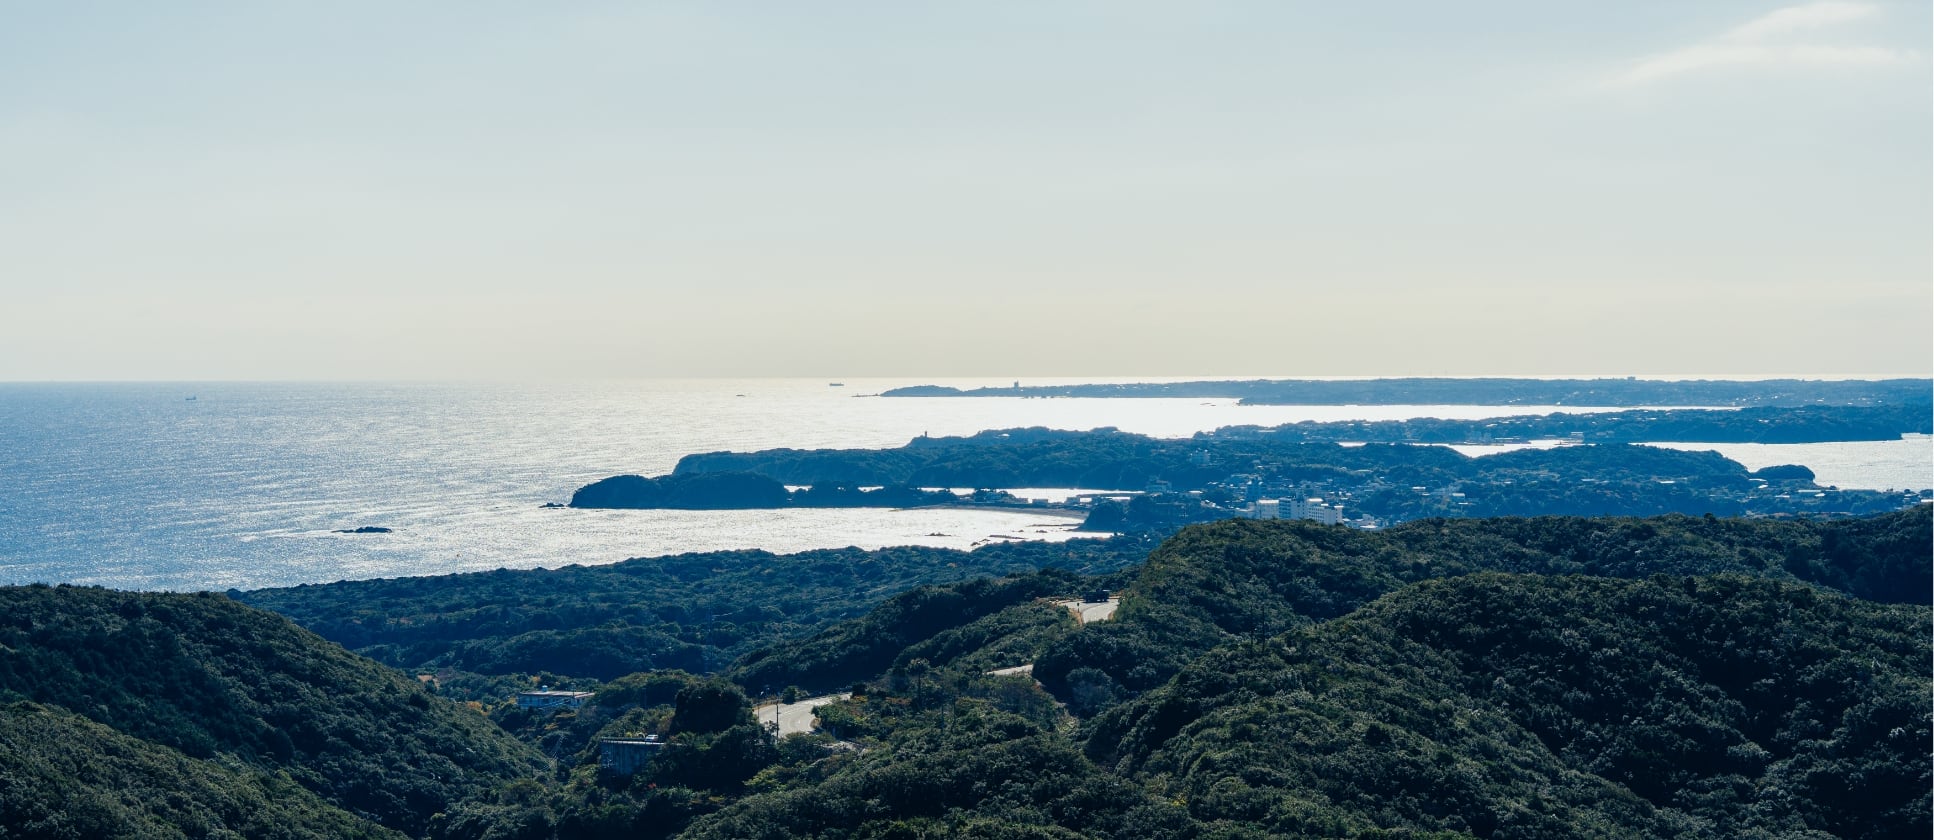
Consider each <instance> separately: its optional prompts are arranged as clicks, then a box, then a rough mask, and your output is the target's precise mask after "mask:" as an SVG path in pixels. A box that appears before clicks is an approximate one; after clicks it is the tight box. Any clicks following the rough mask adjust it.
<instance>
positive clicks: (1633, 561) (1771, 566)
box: [1035, 506, 1934, 701]
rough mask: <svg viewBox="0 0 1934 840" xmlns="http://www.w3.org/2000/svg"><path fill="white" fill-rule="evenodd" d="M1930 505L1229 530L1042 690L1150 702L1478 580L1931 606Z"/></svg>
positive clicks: (1184, 550)
mask: <svg viewBox="0 0 1934 840" xmlns="http://www.w3.org/2000/svg"><path fill="white" fill-rule="evenodd" d="M1929 514H1930V512H1929V510H1928V509H1927V507H1926V506H1920V507H1917V508H1914V509H1910V510H1906V511H1901V512H1898V513H1892V514H1884V515H1881V516H1876V517H1873V518H1870V519H1850V520H1834V521H1829V522H1811V521H1787V522H1778V521H1770V520H1745V519H1718V518H1703V517H1686V516H1665V517H1657V518H1653V519H1580V518H1570V517H1546V518H1536V519H1515V518H1501V519H1458V520H1445V519H1437V520H1423V521H1418V522H1413V523H1406V524H1404V525H1401V526H1398V527H1395V528H1391V529H1389V530H1386V531H1380V532H1365V531H1355V530H1350V529H1346V528H1337V527H1333V526H1324V525H1317V524H1314V523H1308V522H1296V521H1253V520H1229V521H1224V522H1217V523H1212V524H1207V525H1198V526H1193V527H1190V528H1187V529H1184V530H1182V531H1180V532H1178V533H1177V534H1176V535H1175V536H1174V537H1172V538H1170V539H1169V540H1168V541H1167V542H1164V543H1163V544H1162V545H1161V547H1160V548H1158V549H1157V550H1156V551H1155V552H1153V553H1152V554H1151V555H1150V557H1149V561H1148V563H1147V564H1145V565H1144V566H1143V567H1142V569H1141V571H1140V573H1139V575H1138V576H1137V578H1136V579H1135V582H1134V583H1133V584H1132V585H1130V586H1129V587H1128V590H1127V592H1126V593H1125V594H1124V596H1123V601H1122V607H1121V610H1120V611H1119V612H1118V613H1116V617H1115V620H1114V621H1111V622H1108V623H1106V624H1101V625H1096V626H1092V627H1086V628H1083V629H1082V630H1081V631H1080V632H1077V633H1073V634H1069V635H1068V636H1066V637H1065V638H1063V639H1061V640H1059V641H1057V642H1055V643H1054V645H1053V646H1051V647H1050V649H1049V651H1048V652H1047V653H1046V654H1045V655H1043V657H1042V658H1041V659H1040V660H1039V661H1038V662H1037V664H1036V667H1035V676H1037V677H1039V678H1040V679H1041V680H1042V681H1043V682H1045V683H1047V684H1048V685H1049V686H1050V687H1052V688H1053V689H1054V690H1055V691H1056V692H1057V693H1058V694H1061V695H1062V696H1064V697H1071V696H1072V694H1070V692H1071V691H1073V688H1074V687H1073V686H1071V685H1070V683H1069V680H1070V678H1071V677H1073V676H1075V672H1076V671H1081V672H1082V673H1081V674H1080V675H1079V677H1078V679H1077V681H1085V682H1086V683H1087V684H1089V685H1090V690H1089V691H1087V696H1089V697H1097V698H1101V700H1102V701H1105V700H1106V699H1107V698H1110V697H1114V696H1118V695H1128V694H1133V693H1135V692H1140V691H1146V690H1148V689H1150V688H1153V687H1155V686H1156V685H1159V684H1161V683H1162V682H1165V681H1166V680H1167V679H1168V678H1169V677H1170V676H1172V675H1173V674H1174V673H1175V672H1176V671H1177V670H1179V669H1180V667H1181V665H1182V663H1184V662H1185V661H1187V660H1188V659H1189V658H1190V657H1192V656H1194V655H1197V654H1199V653H1201V652H1203V651H1206V650H1208V649H1209V648H1212V647H1215V646H1216V645H1219V644H1222V643H1224V642H1226V641H1229V640H1231V639H1234V638H1245V637H1246V638H1260V637H1265V636H1271V635H1275V634H1277V633H1280V632H1282V631H1284V630H1288V629H1292V628H1295V627H1299V626H1302V625H1304V624H1307V623H1309V622H1312V621H1320V620H1325V619H1330V618H1335V617H1338V616H1341V615H1344V614H1346V613H1348V612H1350V611H1351V610H1353V609H1356V608H1357V607H1358V606H1361V605H1363V604H1365V603H1368V602H1370V601H1371V600H1374V599H1375V598H1377V597H1379V596H1381V595H1383V594H1384V593H1387V592H1391V591H1394V590H1396V589H1398V588H1400V587H1402V586H1404V585H1407V584H1410V583H1415V582H1419V581H1424V580H1431V579H1435V578H1443V577H1452V576H1456V575H1463V574H1469V573H1472V572H1477V571H1508V572H1527V573H1538V574H1590V575H1600V576H1605V577H1623V578H1638V577H1645V576H1648V575H1652V574H1661V573H1663V574H1673V575H1705V574H1718V573H1737V574H1745V575H1751V576H1755V577H1764V578H1769V579H1778V580H1803V581H1807V582H1811V583H1815V584H1818V585H1821V586H1825V587H1829V588H1835V589H1844V590H1846V591H1848V592H1850V593H1851V594H1854V595H1858V596H1860V597H1863V598H1866V599H1869V600H1874V601H1882V602H1912V603H1920V604H1925V603H1927V602H1928V598H1929V593H1930V590H1931V589H1934V574H1931V573H1930V568H1929V565H1930V564H1929V557H1931V556H1934V539H1931V538H1930V532H1934V519H1931V518H1930V515H1929Z"/></svg>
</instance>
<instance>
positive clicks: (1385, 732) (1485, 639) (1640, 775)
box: [683, 510, 1934, 840]
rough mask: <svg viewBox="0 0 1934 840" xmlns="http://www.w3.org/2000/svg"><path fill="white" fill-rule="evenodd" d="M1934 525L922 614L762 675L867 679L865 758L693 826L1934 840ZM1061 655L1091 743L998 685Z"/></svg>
mask: <svg viewBox="0 0 1934 840" xmlns="http://www.w3.org/2000/svg"><path fill="white" fill-rule="evenodd" d="M1929 526H1930V520H1929V518H1928V515H1927V511H1925V510H1917V511H1912V512H1904V513H1899V514H1892V515H1888V516H1884V517H1876V518H1875V519H1872V520H1863V521H1857V522H1832V523H1819V522H1750V521H1728V520H1719V519H1705V518H1691V517H1662V518H1657V519H1647V520H1631V519H1570V518H1548V519H1529V520H1496V521H1489V522H1485V521H1429V522H1420V523H1416V524H1414V525H1411V526H1406V527H1405V528H1399V529H1394V530H1393V531H1391V532H1389V533H1385V534H1363V533H1358V532H1351V531H1348V530H1346V529H1341V528H1335V527H1325V526H1318V525H1313V524H1309V523H1293V522H1276V523H1271V522H1228V523H1220V524H1216V525H1207V526H1194V527H1191V528H1188V529H1185V530H1184V531H1183V532H1181V533H1180V534H1178V535H1177V536H1176V537H1174V538H1172V539H1171V540H1170V541H1169V542H1168V543H1166V544H1165V545H1164V546H1162V547H1161V548H1160V549H1158V550H1157V552H1156V553H1155V556H1154V557H1152V558H1151V559H1150V561H1149V562H1148V563H1147V564H1146V565H1145V566H1144V567H1143V569H1142V570H1141V572H1140V574H1139V576H1138V577H1137V578H1136V579H1135V580H1134V581H1133V582H1132V583H1130V584H1129V586H1128V591H1127V592H1126V593H1125V602H1124V605H1123V606H1122V608H1121V611H1120V612H1118V613H1117V614H1116V618H1115V619H1114V620H1111V621H1106V622H1101V623H1097V624H1089V625H1087V626H1081V627H1077V626H1075V625H1074V624H1073V622H1072V621H1070V620H1069V619H1068V617H1067V613H1066V611H1065V610H1061V609H1060V608H1059V607H1053V608H1051V609H1048V608H1046V607H1047V605H1045V604H1043V603H1042V602H1040V601H1029V600H1027V597H1028V595H1029V594H1030V590H1031V589H1035V588H1040V587H1042V585H1043V584H1049V585H1048V586H1046V587H1045V589H1046V591H1052V590H1053V588H1054V587H1053V586H1052V585H1051V583H1052V582H1050V581H1038V580H1030V579H1026V578H1013V579H1008V580H1006V581H1000V582H982V583H979V584H977V585H975V586H973V587H972V588H967V587H961V586H955V587H947V588H939V589H929V590H925V591H918V592H913V593H908V594H907V595H906V596H902V597H901V598H899V599H895V601H894V602H892V603H889V604H887V605H884V606H883V607H882V608H881V609H879V610H877V611H875V612H874V613H873V614H870V615H868V616H867V617H865V618H864V619H860V620H857V621H855V622H852V623H850V624H848V625H841V626H837V627H834V628H831V629H829V630H827V631H825V632H823V633H821V634H819V635H817V636H815V637H813V638H811V639H807V640H802V641H800V642H798V643H793V644H789V645H786V646H782V647H781V648H776V649H774V650H772V651H769V652H768V653H767V654H765V655H758V656H752V657H748V658H747V659H746V660H744V661H743V662H742V663H741V667H742V668H743V671H742V672H741V673H740V675H739V676H740V678H741V679H750V680H766V679H771V678H773V677H775V676H776V675H778V674H782V673H787V671H788V669H793V668H827V669H832V670H835V671H839V676H840V678H841V682H842V684H846V683H847V682H851V683H852V685H851V689H852V690H853V691H855V692H856V694H855V696H854V697H853V698H852V699H850V700H845V701H840V702H836V703H833V704H831V705H828V706H825V707H822V709H821V710H820V713H819V715H820V719H821V720H823V721H826V722H827V723H828V724H829V725H830V726H832V727H834V729H835V730H836V731H837V732H838V733H839V734H840V737H842V738H847V739H851V740H852V741H854V742H856V743H858V744H859V745H861V746H863V747H864V751H863V752H861V753H858V754H850V753H849V754H840V755H839V756H838V757H836V758H833V759H827V760H824V761H819V762H805V763H793V764H787V763H785V762H784V761H781V762H780V763H778V764H775V765H774V766H773V767H771V768H769V770H768V771H766V772H764V773H762V774H761V775H760V776H759V777H756V778H755V779H754V780H753V782H754V783H756V782H758V781H759V779H765V780H767V783H766V784H763V785H757V784H753V785H752V786H750V787H749V789H748V791H747V792H748V793H750V794H751V795H749V796H745V797H744V798H742V799H739V800H737V801H736V802H732V803H731V804H729V805H728V806H727V807H725V808H724V809H722V810H720V811H719V812H717V813H715V814H711V815H707V816H702V817H700V818H699V819H697V820H696V821H695V822H694V823H693V824H692V826H691V827H690V828H689V829H688V830H686V831H685V832H684V834H683V836H688V837H698V838H730V837H744V836H759V837H766V838H829V839H830V838H851V837H888V836H905V837H921V838H925V837H935V838H937V837H958V836H971V837H989V838H995V837H1041V838H1074V837H1092V838H1119V839H1120V840H1127V838H1135V840H1157V838H1161V839H1162V840H1168V839H1169V838H1173V840H1182V838H1197V837H1219V838H1230V839H1233V838H1297V837H1383V836H1415V837H1437V838H1445V839H1446V840H1449V838H1497V839H1500V840H1501V839H1502V838H1513V840H1515V839H1516V838H1545V837H1560V838H1567V837H1621V838H1622V837H1641V838H1667V837H1740V836H1767V837H1775V836H1785V837H1808V836H1839V837H1861V838H1876V840H1877V839H1878V838H1891V837H1919V836H1925V835H1926V833H1927V830H1928V827H1927V813H1928V807H1929V804H1930V803H1929V802H1928V796H1927V792H1928V789H1929V781H1930V780H1929V778H1928V767H1929V764H1930V762H1929V755H1928V743H1929V738H1930V726H1929V710H1928V704H1927V697H1928V696H1929V692H1930V689H1934V685H1930V682H1929V678H1928V674H1927V671H1926V667H1925V663H1926V657H1927V655H1928V650H1929V646H1928V643H1929V639H1928V626H1929V620H1930V615H1929V612H1928V608H1927V606H1926V601H1927V598H1928V586H1927V575H1928V572H1927V570H1926V564H1927V558H1928V557H1929V556H1930V551H1929ZM1489 569H1520V570H1532V569H1536V570H1539V571H1542V572H1546V574H1510V573H1500V572H1496V571H1486V570H1489ZM1611 575H1623V576H1626V579H1618V578H1614V577H1599V576H1611ZM1841 590H1847V591H1853V592H1860V593H1862V594H1863V595H1865V596H1867V598H1876V599H1886V600H1891V601H1908V602H1913V603H1891V604H1884V603H1877V602H1875V601H1874V600H1868V599H1867V598H1858V597H1853V596H1851V595H1849V594H1845V593H1844V592H1843V591H1841ZM1056 613H1059V614H1058V615H1056ZM950 617H951V623H950ZM987 653H991V654H992V655H986V654H987ZM1030 655H1032V656H1034V657H1035V658H1034V659H1033V662H1034V664H1035V667H1034V675H1035V676H1037V677H1041V678H1043V679H1044V680H1046V681H1048V682H1049V683H1050V684H1051V685H1053V686H1054V687H1055V690H1056V692H1057V693H1058V695H1059V699H1060V700H1062V701H1063V702H1064V703H1065V704H1066V705H1065V706H1064V708H1065V709H1067V710H1068V711H1070V712H1074V713H1076V714H1078V715H1080V716H1083V717H1087V720H1086V722H1085V723H1082V724H1081V725H1080V727H1079V728H1078V729H1077V732H1078V734H1077V735H1076V736H1075V737H1074V739H1073V743H1074V745H1078V746H1079V747H1080V749H1079V750H1078V751H1077V750H1075V749H1073V748H1071V745H1070V742H1069V740H1068V739H1067V738H1066V737H1064V736H1063V735H1062V733H1065V732H1067V731H1068V726H1067V722H1066V721H1065V720H1064V719H1061V718H1059V717H1058V715H1057V714H1056V712H1055V711H1054V710H1053V709H1052V707H1047V708H1044V704H1043V703H1041V702H1040V700H1039V699H1038V695H1036V694H1035V693H1034V692H1035V691H1036V690H1037V689H1035V687H1034V684H1033V683H1032V682H1031V681H1029V680H1027V679H1026V678H1020V677H1005V676H1000V675H998V674H994V673H989V671H991V670H993V669H996V668H1002V667H1008V666H1012V665H1015V664H1018V663H1021V662H1025V661H1027V657H1029V656H1030ZM1081 657H1086V658H1085V659H1084V658H1081ZM1057 660H1058V661H1057ZM1071 660H1072V661H1071ZM1070 668H1072V669H1073V673H1072V674H1070V673H1069V670H1070ZM841 669H848V670H841ZM852 669H860V670H852ZM864 669H871V671H872V672H873V673H874V676H872V677H870V678H856V674H858V673H860V671H861V670H864ZM1814 832H1818V833H1817V834H1816V833H1814Z"/></svg>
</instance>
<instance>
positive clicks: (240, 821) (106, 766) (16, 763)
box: [0, 702, 403, 840]
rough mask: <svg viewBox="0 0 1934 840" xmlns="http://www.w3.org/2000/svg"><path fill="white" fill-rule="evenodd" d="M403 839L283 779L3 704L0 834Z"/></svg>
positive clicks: (53, 838)
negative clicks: (190, 755) (190, 756)
mask: <svg viewBox="0 0 1934 840" xmlns="http://www.w3.org/2000/svg"><path fill="white" fill-rule="evenodd" d="M402 836H403V835H400V834H397V833H396V832H393V831H390V830H389V829H386V828H383V827H381V826H378V825H376V824H374V823H371V822H368V821H366V820H363V819H360V818H358V817H355V816H352V815H350V814H348V813H347V812H344V811H342V810H341V809H338V808H335V807H333V806H331V805H329V804H328V803H325V802H323V801H322V799H320V798H319V797H317V796H316V795H315V794H314V793H312V792H310V791H309V790H307V789H305V788H303V787H301V786H299V785H297V784H295V783H294V782H291V781H289V780H288V779H287V778H286V777H278V776H275V775H272V774H269V773H265V772H262V771H259V770H254V769H249V768H233V767H227V766H223V765H222V764H220V763H217V762H213V761H201V760H197V759H192V758H189V757H187V756H185V755H182V754H181V753H180V752H178V751H176V750H171V749H168V748H166V747H162V746H159V745H156V744H153V743H150V742H147V741H143V740H140V739H138V738H133V737H129V736H127V735H123V734H121V733H119V732H116V731H114V730H112V729H109V728H107V727H105V726H102V725H100V724H98V723H94V722H93V721H90V720H88V719H86V718H83V717H81V716H79V715H76V714H73V713H71V712H66V711H62V710H60V709H56V708H52V707H48V706H42V705H38V704H35V703H25V702H21V703H13V704H10V705H6V706H0V837H7V838H19V840H28V838H34V839H35V840H38V839H39V838H46V840H97V838H108V837H116V838H121V837H127V838H133V837H141V838H150V837H151V838H174V837H180V838H188V837H241V838H250V840H256V838H261V839H262V840H268V838H275V840H308V839H309V838H314V840H336V839H337V838H351V839H352V840H353V839H354V838H370V839H371V840H383V839H385V838H396V840H400V838H401V837H402Z"/></svg>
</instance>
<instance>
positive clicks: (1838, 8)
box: [1725, 2, 1880, 42]
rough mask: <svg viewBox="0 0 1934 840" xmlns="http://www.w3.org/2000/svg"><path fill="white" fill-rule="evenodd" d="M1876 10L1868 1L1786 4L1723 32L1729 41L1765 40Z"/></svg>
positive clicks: (1862, 16) (1859, 17)
mask: <svg viewBox="0 0 1934 840" xmlns="http://www.w3.org/2000/svg"><path fill="white" fill-rule="evenodd" d="M1879 13H1880V9H1879V7H1876V6H1874V5H1873V4H1871V3H1844V2H1826V3H1807V4H1806V5H1803V6H1788V7H1786V8H1784V9H1774V10H1773V11H1771V12H1767V13H1766V14H1763V15H1760V16H1759V17H1757V18H1754V19H1753V20H1751V21H1749V22H1747V23H1745V24H1743V25H1741V26H1739V27H1737V28H1735V29H1734V30H1733V31H1731V32H1728V33H1726V35H1725V38H1726V40H1729V41H1749V42H1750V41H1765V40H1770V39H1773V38H1777V37H1779V36H1781V35H1785V34H1787V33H1789V32H1804V31H1806V30H1809V29H1818V28H1820V27H1824V26H1832V25H1834V24H1836V23H1852V22H1854V21H1857V20H1865V19H1867V18H1870V17H1873V16H1874V15H1876V14H1879Z"/></svg>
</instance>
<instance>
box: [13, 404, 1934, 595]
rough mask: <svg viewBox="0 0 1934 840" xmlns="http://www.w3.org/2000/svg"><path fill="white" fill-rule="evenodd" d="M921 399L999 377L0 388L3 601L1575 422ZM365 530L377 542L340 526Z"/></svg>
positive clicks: (885, 525) (538, 558)
mask: <svg viewBox="0 0 1934 840" xmlns="http://www.w3.org/2000/svg"><path fill="white" fill-rule="evenodd" d="M1082 381H1094V380H1082ZM1123 381H1151V380H1145V379H1144V380H1123ZM927 383H931V384H942V385H953V386H956V387H963V388H966V387H978V386H982V385H987V384H1005V383H989V382H986V381H977V380H976V381H965V380H914V381H909V380H903V379H895V380H845V381H843V382H842V383H841V384H840V385H838V386H834V385H831V384H830V383H828V382H825V381H822V380H812V381H807V380H796V379H762V380H719V379H706V380H698V379H693V380H649V381H622V382H585V383H570V384H543V385H513V384H396V383H138V384H136V383H111V384H94V383H88V384H0V584H19V583H29V582H46V583H74V584H86V585H100V586H108V587H114V588H122V589H150V590H153V589H165V590H199V589H215V590H220V589H227V588H231V587H232V588H241V589H250V588H257V587H265V586H286V585H295V584H301V583H323V582H329V581H335V580H344V579H362V578H373V577H396V576H404V575H429V574H444V573H449V572H461V571H480V570H489V569H496V568H536V567H551V568H555V567H559V566H565V565H569V564H598V563H610V562H616V561H618V560H622V559H625V558H628V557H638V556H649V555H660V554H673V553H680V552H688V551H712V550H727V549H755V548H756V549H764V550H768V551H773V552H780V553H789V552H797V551H804V550H808V549H814V548H835V547H841V546H848V545H853V546H860V547H867V548H871V547H879V546H885V545H906V544H920V545H935V546H947V547H955V548H969V547H972V546H974V545H976V544H980V543H982V542H985V541H987V540H991V539H1005V538H1023V539H1048V540H1056V539H1069V538H1074V537H1076V536H1077V535H1076V534H1075V533H1074V532H1073V531H1072V525H1073V522H1072V521H1071V520H1068V519H1065V518H1057V517H1054V516H1050V515H1044V514H1040V513H1030V512H1009V511H998V512H997V511H973V510H924V509H923V510H906V511H900V510H870V509H860V510H787V511H596V510H570V509H545V508H542V507H541V505H543V504H544V503H546V502H563V501H567V500H568V499H569V498H570V495H571V492H572V491H573V490H574V489H576V488H577V487H579V486H582V485H584V484H586V483H589V482H591V481H594V480H596V479H599V478H603V477H605V476H608V475H615V474H619V473H640V474H645V475H656V474H662V473H666V472H669V471H670V470H671V469H672V467H673V465H675V464H676V463H677V461H678V458H679V457H680V456H683V455H686V454H689V453H694V452H711V451H720V450H738V451H743V450H751V449H764V448H771V447H787V446H789V447H796V448H817V447H891V446H898V445H901V444H903V443H905V442H907V441H908V440H909V439H912V438H914V437H916V436H919V435H922V434H931V435H935V436H940V435H960V434H972V433H974V432H977V431H981V430H983V429H994V428H1010V427H1024V426H1047V427H1053V428H1063V429H1092V428H1097V427H1103V426H1113V427H1116V428H1120V429H1122V430H1124V431H1129V432H1138V433H1143V434H1150V435H1159V436H1186V435H1189V434H1193V433H1195V432H1198V431H1206V430H1210V429H1215V428H1218V427H1222V426H1230V425H1243V424H1253V425H1274V424H1280V423H1290V422H1297V421H1301V420H1345V419H1399V418H1406V417H1445V418H1479V417H1491V416H1499V415H1503V414H1542V413H1547V412H1550V411H1554V410H1565V411H1581V410H1589V409H1580V408H1578V407H1572V406H1567V407H1564V408H1563V409H1557V408H1554V407H1550V406H1514V407H1510V408H1500V407H1496V406H1241V405H1236V404H1235V402H1234V401H1233V400H1197V399H1117V400H1106V399H1023V398H1000V397H987V398H953V399H886V398H877V397H871V396H868V395H870V394H875V393H878V392H880V391H882V390H885V389H887V388H891V387H897V386H901V385H909V384H927ZM1030 384H1048V383H1047V382H1046V381H1042V380H1032V381H1030ZM1672 445H1673V446H1675V447H1681V448H1702V449H1703V448H1710V449H1716V450H1718V451H1720V452H1721V453H1722V454H1725V455H1727V456H1728V457H1732V458H1734V459H1736V460H1739V461H1741V462H1742V463H1744V464H1746V465H1747V466H1748V467H1754V468H1757V467H1760V466H1766V465H1769V464H1774V463H1800V464H1806V465H1807V466H1810V467H1812V468H1813V469H1814V470H1815V472H1816V473H1817V474H1818V475H1819V482H1820V483H1821V484H1832V485H1836V486H1839V487H1843V488H1870V489H1895V488H1901V489H1922V488H1926V487H1929V486H1934V452H1931V450H1930V443H1929V441H1927V440H1916V441H1881V442H1871V443H1838V444H1800V445H1790V446H1758V447H1754V446H1742V445H1725V444H1718V445H1703V444H1700V445H1689V444H1672ZM1043 494H1045V491H1044V492H1043ZM364 526H377V527H384V528H390V529H392V531H391V533H386V534H342V533H336V531H338V530H350V529H355V528H359V527H364Z"/></svg>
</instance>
